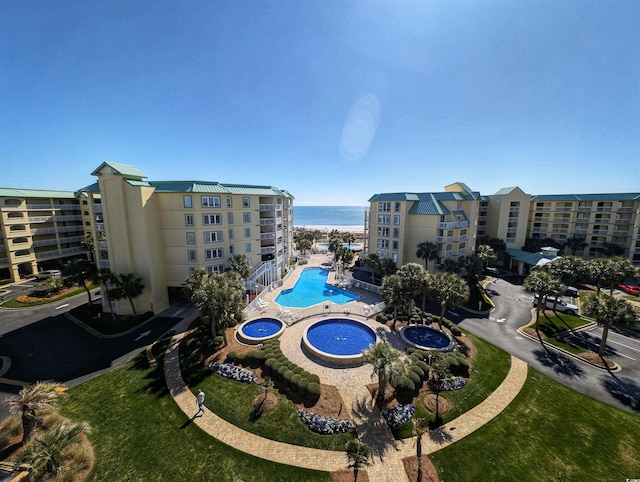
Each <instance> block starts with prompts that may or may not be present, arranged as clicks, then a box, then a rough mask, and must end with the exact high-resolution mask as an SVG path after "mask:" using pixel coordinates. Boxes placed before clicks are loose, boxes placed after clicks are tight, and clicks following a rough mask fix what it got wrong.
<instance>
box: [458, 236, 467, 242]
mask: <svg viewBox="0 0 640 482" xmlns="http://www.w3.org/2000/svg"><path fill="white" fill-rule="evenodd" d="M467 238H468V236H467V235H466V234H461V235H460V238H458V241H459V242H461V243H462V242H463V241H466V240H467Z"/></svg>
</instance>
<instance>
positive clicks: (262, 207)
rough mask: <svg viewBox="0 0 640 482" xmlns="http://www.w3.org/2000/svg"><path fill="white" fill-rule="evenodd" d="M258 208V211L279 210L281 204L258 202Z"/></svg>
mask: <svg viewBox="0 0 640 482" xmlns="http://www.w3.org/2000/svg"><path fill="white" fill-rule="evenodd" d="M258 209H259V210H260V211H281V210H282V204H260V206H259V207H258Z"/></svg>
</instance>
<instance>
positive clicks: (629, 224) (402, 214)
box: [365, 183, 640, 266]
mask: <svg viewBox="0 0 640 482" xmlns="http://www.w3.org/2000/svg"><path fill="white" fill-rule="evenodd" d="M369 203H370V214H369V216H368V219H367V223H366V224H367V226H366V227H365V229H366V232H367V248H366V252H368V253H376V254H378V255H379V256H381V257H390V258H392V259H393V260H394V261H396V262H397V263H398V264H399V265H402V264H405V263H407V262H420V261H421V260H418V258H417V257H416V255H415V253H416V251H417V247H418V244H420V243H422V242H425V241H427V242H432V243H436V244H437V245H438V256H439V262H442V261H444V260H445V259H453V260H457V259H458V258H459V257H460V256H465V255H469V254H471V253H472V252H473V251H474V249H475V244H476V238H477V236H484V235H486V236H489V237H492V238H498V239H502V240H503V241H504V242H505V243H506V245H507V247H508V248H511V249H510V251H511V252H514V250H515V251H517V250H518V249H519V248H521V247H522V246H523V245H524V244H525V241H526V240H527V238H541V239H550V240H553V241H555V242H557V243H561V244H567V242H568V241H569V240H570V239H572V238H577V239H580V240H581V241H582V242H583V243H584V247H581V248H578V249H574V247H573V246H571V241H569V243H570V244H569V245H567V251H572V252H573V253H574V254H576V255H579V256H582V257H594V256H601V255H602V254H603V253H604V251H603V250H604V249H605V248H610V247H611V246H618V247H619V248H620V250H621V253H622V256H623V257H625V258H627V259H629V261H631V262H632V263H633V264H635V265H636V266H640V239H639V235H638V230H639V226H640V193H613V194H558V195H533V196H532V195H529V194H526V193H524V192H523V191H522V190H521V189H520V188H518V187H509V188H504V189H501V190H499V191H498V192H497V193H495V194H493V195H489V196H481V195H480V194H479V193H477V192H474V191H471V190H470V189H469V188H468V187H467V186H466V185H465V184H463V183H455V184H452V185H450V186H447V187H446V188H445V192H435V193H389V194H376V195H374V196H373V197H371V199H369Z"/></svg>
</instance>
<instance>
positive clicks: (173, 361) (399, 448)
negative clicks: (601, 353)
mask: <svg viewBox="0 0 640 482" xmlns="http://www.w3.org/2000/svg"><path fill="white" fill-rule="evenodd" d="M186 321H187V320H186V319H185V320H183V322H186ZM181 325H182V326H184V327H185V328H186V326H185V325H188V323H185V324H184V325H183V324H181ZM178 331H181V330H178ZM182 336H183V333H181V334H178V335H176V336H174V337H173V338H172V340H171V343H170V344H169V346H168V347H167V350H166V355H165V363H164V372H165V379H166V383H167V387H168V389H169V392H170V393H171V396H172V397H173V398H174V400H175V402H176V403H177V404H178V406H179V407H180V409H181V410H182V411H183V412H184V413H185V415H187V416H189V417H191V416H192V414H194V413H195V412H196V411H197V405H196V401H195V396H194V394H193V393H192V392H191V390H189V387H187V386H186V385H185V383H184V380H183V378H182V374H181V372H180V361H179V344H180V340H181V338H182ZM526 379H527V364H526V363H525V362H523V361H522V360H520V359H518V358H515V357H513V356H512V357H511V368H510V369H509V373H508V374H507V376H506V378H505V379H504V380H503V382H502V383H501V384H500V386H499V387H498V388H497V389H496V390H495V391H494V392H493V393H492V394H491V395H489V397H488V398H487V399H485V400H484V401H483V402H482V403H480V404H479V405H477V406H476V407H474V408H473V409H471V410H469V411H468V412H466V413H465V414H463V415H461V416H460V417H458V418H456V419H455V420H452V421H451V422H449V423H447V424H446V425H444V426H443V427H442V428H441V429H440V431H439V433H440V434H441V437H439V439H440V440H434V439H433V438H429V437H425V438H423V453H424V454H429V453H432V452H435V451H437V450H440V449H441V448H443V447H446V446H447V445H450V444H452V443H454V442H456V441H458V440H460V439H462V438H463V437H466V436H467V435H469V434H471V433H473V432H474V431H475V430H477V429H478V428H480V427H481V426H483V425H484V424H486V423H487V422H489V421H490V420H492V419H493V418H494V417H496V416H497V415H498V414H500V412H502V411H503V410H504V409H505V408H506V407H507V406H508V405H509V404H510V403H511V401H513V399H514V398H515V397H516V396H517V395H518V393H519V392H520V390H521V389H522V386H523V385H524V383H525V381H526ZM355 402H356V403H355V405H356V406H355V407H352V411H353V412H354V413H355V414H356V417H354V418H359V417H357V413H356V412H360V411H361V409H362V404H363V403H366V400H356V401H355ZM194 422H195V423H196V424H197V425H198V426H199V427H200V428H201V429H202V430H204V431H205V432H207V433H208V434H209V435H211V436H213V437H215V438H217V439H218V440H220V441H221V442H223V443H225V444H227V445H229V446H231V447H233V448H235V449H238V450H241V451H243V452H246V453H248V454H250V455H253V456H256V457H260V458H262V459H265V460H269V461H272V462H277V463H281V464H286V465H293V466H296V467H302V468H308V469H313V470H320V471H326V472H335V471H338V470H345V469H346V466H347V458H346V455H345V454H344V453H343V452H336V451H330V450H320V449H312V448H308V447H301V446H298V445H291V444H286V443H283V442H276V441H273V440H269V439H265V438H263V437H260V436H258V435H255V434H252V433H250V432H246V431H244V430H242V429H240V428H238V427H236V426H235V425H232V424H230V423H229V422H227V421H225V420H223V419H222V418H220V417H218V416H217V415H215V414H214V413H213V412H211V411H210V410H208V409H205V411H204V414H203V415H202V416H201V417H198V418H195V420H194ZM358 432H359V435H360V436H363V434H361V433H360V432H361V431H360V430H358ZM365 437H366V434H364V437H363V438H365ZM366 438H367V439H369V437H366ZM385 438H386V437H385ZM367 443H375V442H374V441H373V440H367ZM377 445H378V447H372V452H373V454H374V457H373V458H372V459H373V460H372V462H373V464H372V466H371V467H368V468H367V469H366V470H367V474H368V476H369V480H370V481H371V482H375V481H381V482H382V481H388V480H394V481H406V480H408V479H407V476H406V474H405V472H404V467H403V465H402V459H403V458H405V457H411V456H413V455H415V438H409V439H404V440H397V441H396V440H393V441H391V440H379V441H378V444H377Z"/></svg>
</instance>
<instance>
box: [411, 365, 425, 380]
mask: <svg viewBox="0 0 640 482" xmlns="http://www.w3.org/2000/svg"><path fill="white" fill-rule="evenodd" d="M409 371H411V372H413V373H415V374H416V375H417V376H418V381H417V382H416V383H422V381H423V380H424V379H425V371H424V370H423V369H422V368H420V367H419V366H418V365H415V364H412V365H411V366H410V367H409ZM411 379H412V380H413V378H411Z"/></svg>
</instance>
